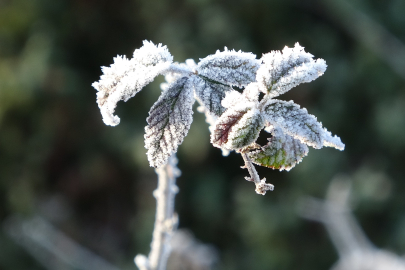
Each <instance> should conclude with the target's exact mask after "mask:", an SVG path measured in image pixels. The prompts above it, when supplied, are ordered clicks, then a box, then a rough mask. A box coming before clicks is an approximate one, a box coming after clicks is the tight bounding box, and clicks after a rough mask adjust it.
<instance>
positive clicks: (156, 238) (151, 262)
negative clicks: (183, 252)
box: [135, 154, 180, 270]
mask: <svg viewBox="0 0 405 270" xmlns="http://www.w3.org/2000/svg"><path fill="white" fill-rule="evenodd" d="M176 165H177V158H176V156H175V154H173V155H172V156H171V157H170V158H169V160H168V162H167V164H166V165H164V166H162V167H160V168H158V169H156V170H155V172H156V174H157V175H158V187H157V189H156V190H155V191H153V196H154V197H155V198H156V219H155V227H154V229H153V239H152V243H151V251H150V253H149V256H148V257H146V256H144V255H141V254H139V255H137V256H136V257H135V264H136V266H137V267H138V268H139V269H140V270H165V269H166V263H167V259H168V257H169V254H170V245H169V242H170V239H171V237H172V235H173V232H174V231H175V230H176V228H177V224H178V217H177V214H176V213H174V197H175V195H176V193H177V192H178V188H177V186H176V177H178V176H180V170H179V169H178V168H177V166H176Z"/></svg>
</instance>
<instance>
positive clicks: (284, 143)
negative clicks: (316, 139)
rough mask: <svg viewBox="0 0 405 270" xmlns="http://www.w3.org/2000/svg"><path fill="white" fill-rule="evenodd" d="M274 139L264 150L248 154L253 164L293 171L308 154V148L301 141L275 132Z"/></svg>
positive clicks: (277, 131)
mask: <svg viewBox="0 0 405 270" xmlns="http://www.w3.org/2000/svg"><path fill="white" fill-rule="evenodd" d="M272 133H273V135H274V136H273V137H272V138H270V139H269V143H268V144H267V145H265V146H264V147H262V149H260V150H257V151H253V152H250V153H248V156H249V158H250V159H251V160H252V162H253V163H255V164H257V165H261V166H264V167H269V168H272V169H278V170H280V171H282V170H286V171H289V170H291V169H292V168H293V167H294V166H295V165H296V164H298V163H299V162H301V160H302V159H303V158H304V157H305V156H306V155H307V154H308V147H307V146H306V145H305V144H303V143H301V142H300V141H299V140H296V139H294V138H293V137H291V136H289V135H287V134H284V133H283V132H282V131H281V129H275V130H273V132H272Z"/></svg>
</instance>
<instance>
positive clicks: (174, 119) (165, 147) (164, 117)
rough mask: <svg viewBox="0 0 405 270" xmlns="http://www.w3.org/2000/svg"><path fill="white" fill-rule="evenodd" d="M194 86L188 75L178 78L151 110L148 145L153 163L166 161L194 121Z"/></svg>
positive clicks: (150, 159) (149, 155) (160, 163)
mask: <svg viewBox="0 0 405 270" xmlns="http://www.w3.org/2000/svg"><path fill="white" fill-rule="evenodd" d="M193 103H194V97H193V88H192V86H191V84H190V83H189V79H188V78H187V77H183V78H180V79H178V80H177V81H176V82H174V83H173V84H172V85H171V86H169V88H168V89H167V90H166V91H164V92H163V93H162V95H161V96H160V97H159V99H158V101H156V103H155V104H154V105H153V106H152V108H151V109H150V111H149V117H148V118H147V119H146V121H147V122H148V126H146V127H145V131H146V134H145V148H146V149H148V152H147V155H148V160H149V163H150V165H151V166H152V167H155V168H157V167H160V166H162V165H164V164H166V162H167V159H168V158H169V157H170V155H171V154H172V153H175V152H176V151H177V147H178V146H179V145H180V144H181V143H182V142H183V139H184V137H185V136H186V135H187V133H188V130H189V128H190V125H191V123H192V121H193V117H192V115H193V110H192V106H193Z"/></svg>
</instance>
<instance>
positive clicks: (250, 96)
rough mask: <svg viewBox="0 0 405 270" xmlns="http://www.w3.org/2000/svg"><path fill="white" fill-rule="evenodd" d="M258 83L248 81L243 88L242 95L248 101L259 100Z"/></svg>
mask: <svg viewBox="0 0 405 270" xmlns="http://www.w3.org/2000/svg"><path fill="white" fill-rule="evenodd" d="M259 94H260V90H259V85H258V84H257V83H250V84H249V85H248V86H246V88H245V90H243V96H244V98H246V99H247V100H249V101H252V102H255V103H256V102H258V101H259Z"/></svg>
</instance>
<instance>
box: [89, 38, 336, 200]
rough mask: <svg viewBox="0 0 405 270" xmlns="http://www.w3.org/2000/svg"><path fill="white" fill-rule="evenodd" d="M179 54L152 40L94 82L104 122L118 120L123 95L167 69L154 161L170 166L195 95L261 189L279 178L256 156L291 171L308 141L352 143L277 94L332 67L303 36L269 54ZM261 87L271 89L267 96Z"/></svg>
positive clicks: (215, 140)
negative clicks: (261, 170) (267, 178)
mask: <svg viewBox="0 0 405 270" xmlns="http://www.w3.org/2000/svg"><path fill="white" fill-rule="evenodd" d="M172 59H173V57H172V56H171V55H170V53H169V51H168V50H167V48H166V46H162V45H160V44H159V45H157V46H156V45H154V44H153V43H152V42H147V41H145V42H144V46H143V47H142V48H140V49H137V50H135V52H134V57H133V58H132V59H127V58H125V56H124V57H120V56H118V57H117V58H115V59H114V64H113V65H111V67H103V68H102V70H103V73H104V75H102V76H101V79H100V81H99V82H95V83H94V84H93V87H94V88H96V89H97V90H98V93H97V97H98V99H97V102H98V105H99V107H100V110H101V113H102V115H103V120H104V122H105V123H106V124H107V125H117V124H118V123H119V118H118V117H117V116H114V115H113V113H114V109H115V107H116V104H117V102H118V101H120V100H124V101H127V100H128V99H129V98H130V97H133V96H134V95H135V94H136V93H137V92H139V91H140V90H141V89H142V88H143V87H144V86H145V85H146V84H148V83H149V82H151V81H152V80H153V79H154V78H155V77H156V76H157V75H159V74H162V75H166V81H167V83H166V84H164V85H163V86H162V90H163V92H162V94H161V96H160V97H159V99H158V101H157V102H156V103H155V104H154V105H153V106H152V108H151V109H150V112H149V117H148V118H147V122H148V126H146V128H145V131H146V134H145V147H146V148H147V149H148V152H147V155H148V160H149V162H150V165H151V166H153V167H160V166H163V165H164V164H166V162H167V159H168V158H169V157H170V155H172V154H173V153H175V152H176V151H177V147H178V146H179V145H180V144H181V143H182V142H183V139H184V137H185V136H186V135H187V133H188V130H189V128H190V125H191V122H192V120H193V118H192V115H193V110H192V106H193V104H194V102H195V100H197V101H198V102H199V103H200V105H201V110H200V111H203V112H205V113H206V115H207V122H208V123H209V124H211V127H210V130H211V143H212V144H213V145H214V146H215V147H218V148H221V149H223V150H224V151H230V150H235V151H236V152H239V153H241V154H242V157H243V159H244V160H245V166H246V168H248V169H249V173H250V174H251V177H250V178H247V179H248V180H250V181H253V182H255V183H256V186H257V188H256V191H257V192H258V193H260V194H264V193H265V191H266V190H271V189H272V185H268V184H264V180H260V179H259V178H258V175H257V173H256V171H255V170H254V166H253V165H252V164H251V163H252V162H253V163H254V164H257V165H261V166H265V167H269V168H273V169H279V170H290V169H291V168H293V167H294V166H295V165H296V164H297V163H299V162H300V161H301V160H302V158H303V157H305V156H306V155H307V154H308V147H307V146H312V147H313V148H316V149H319V148H322V147H323V146H330V147H335V148H337V149H339V150H343V149H344V144H343V143H342V142H341V141H340V138H339V137H337V136H332V135H331V133H330V132H329V131H327V130H326V129H325V128H323V127H322V124H321V123H319V122H318V121H317V119H316V117H315V116H313V115H311V114H308V112H307V110H306V109H305V108H303V109H301V108H300V106H299V105H297V104H295V103H294V102H292V101H289V102H286V101H282V100H277V99H274V97H277V96H279V95H281V94H283V93H285V92H287V91H289V90H290V89H292V88H293V87H295V86H297V85H299V84H300V83H304V82H310V81H313V80H315V79H316V78H318V77H319V76H321V75H322V74H323V73H324V72H325V70H326V63H325V61H324V60H323V59H317V60H314V59H313V55H311V54H309V53H307V52H305V51H304V48H303V47H301V46H300V45H299V44H298V43H297V44H295V47H294V48H288V47H285V48H284V49H283V50H282V51H272V52H270V53H267V54H264V55H263V56H262V58H261V59H256V56H255V55H254V54H252V53H245V52H241V51H239V52H236V51H234V50H228V49H227V48H225V50H224V51H223V52H220V51H217V52H216V53H215V54H213V55H209V56H207V57H206V58H203V59H200V62H199V63H198V64H196V63H195V62H194V61H193V60H187V61H186V63H184V64H178V63H173V62H172V61H173V60H172ZM234 87H237V88H239V89H243V90H242V91H241V92H239V91H237V90H235V89H234ZM260 93H263V94H264V95H263V96H262V97H260ZM262 129H265V130H266V131H267V132H269V133H270V134H271V137H270V138H269V139H268V140H269V143H268V144H266V145H265V146H260V145H258V144H257V143H256V140H257V138H258V136H259V133H260V131H261V130H262ZM259 184H260V185H261V187H260V190H261V191H260V192H259V191H258V185H259ZM263 185H265V186H263ZM266 185H267V186H266Z"/></svg>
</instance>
